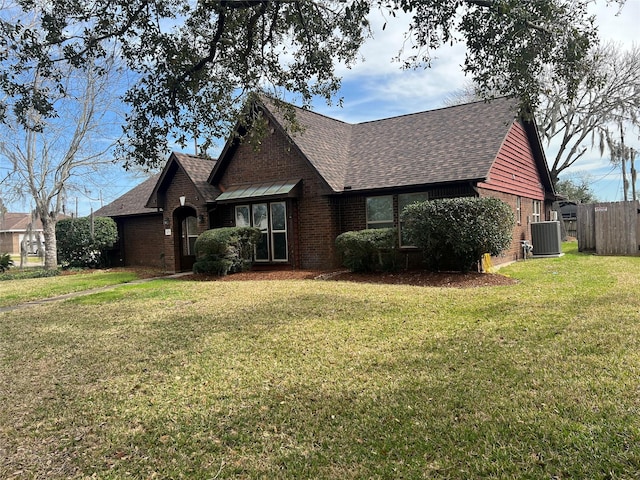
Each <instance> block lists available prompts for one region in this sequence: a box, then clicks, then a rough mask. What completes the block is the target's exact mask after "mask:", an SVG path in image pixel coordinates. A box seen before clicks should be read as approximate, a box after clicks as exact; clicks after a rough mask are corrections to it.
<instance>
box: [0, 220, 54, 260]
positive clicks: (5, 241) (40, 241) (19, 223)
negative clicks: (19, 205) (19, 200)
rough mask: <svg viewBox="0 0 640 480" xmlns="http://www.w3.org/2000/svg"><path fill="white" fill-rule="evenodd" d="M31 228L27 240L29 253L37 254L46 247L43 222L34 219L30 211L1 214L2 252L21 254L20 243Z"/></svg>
mask: <svg viewBox="0 0 640 480" xmlns="http://www.w3.org/2000/svg"><path fill="white" fill-rule="evenodd" d="M29 224H31V229H30V228H29ZM29 230H31V232H30V235H29V237H28V238H27V242H26V247H27V253H28V254H34V255H35V254H37V253H38V251H39V250H40V249H42V248H44V234H43V229H42V222H41V221H40V220H35V221H34V219H33V216H32V215H31V214H30V213H4V214H0V253H10V254H12V255H20V245H21V243H22V240H23V239H24V238H25V236H27V234H28V231H29Z"/></svg>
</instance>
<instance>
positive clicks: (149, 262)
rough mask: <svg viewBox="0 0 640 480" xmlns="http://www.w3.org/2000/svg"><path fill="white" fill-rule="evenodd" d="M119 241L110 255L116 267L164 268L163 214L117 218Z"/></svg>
mask: <svg viewBox="0 0 640 480" xmlns="http://www.w3.org/2000/svg"><path fill="white" fill-rule="evenodd" d="M115 220H116V223H117V225H118V236H119V240H118V243H117V244H116V248H115V250H114V251H113V252H112V254H111V255H110V257H111V261H112V263H113V264H114V265H123V266H136V265H144V266H150V267H157V268H164V264H163V258H162V256H161V254H162V253H163V252H162V249H161V248H158V247H159V246H161V245H162V242H163V241H164V238H163V237H164V230H163V226H162V213H157V214H151V215H140V216H131V217H121V218H115Z"/></svg>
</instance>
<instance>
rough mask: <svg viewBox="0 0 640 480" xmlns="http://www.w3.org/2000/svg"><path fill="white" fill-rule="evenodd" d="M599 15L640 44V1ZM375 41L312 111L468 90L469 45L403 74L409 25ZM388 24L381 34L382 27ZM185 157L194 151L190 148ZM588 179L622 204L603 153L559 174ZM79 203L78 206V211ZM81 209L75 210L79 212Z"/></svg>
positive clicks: (119, 182) (371, 115)
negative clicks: (334, 93)
mask: <svg viewBox="0 0 640 480" xmlns="http://www.w3.org/2000/svg"><path fill="white" fill-rule="evenodd" d="M591 8H592V13H594V14H595V15H596V23H597V25H598V28H599V32H600V38H601V40H602V41H603V42H606V41H608V40H612V41H614V42H616V43H619V44H620V45H621V46H623V47H625V46H627V47H628V46H631V45H632V43H633V42H636V44H638V43H640V36H639V35H638V33H637V25H638V23H639V22H640V0H627V3H626V4H625V6H624V8H623V9H622V11H621V12H619V11H618V5H617V4H615V3H614V4H610V5H607V2H606V1H605V0H598V2H597V3H596V4H595V5H591ZM370 20H371V23H372V29H373V35H374V36H373V38H371V39H369V40H368V41H367V42H366V43H365V45H364V47H363V48H362V49H361V51H360V57H361V60H360V61H359V62H358V63H357V64H356V65H354V66H352V67H351V68H350V69H347V68H345V67H343V66H339V67H338V73H339V75H341V76H342V88H341V91H340V93H339V95H338V97H339V98H342V105H341V106H336V105H333V106H329V105H327V104H326V103H325V101H324V100H318V101H317V102H315V103H314V104H313V109H314V110H315V111H316V112H318V113H321V114H324V115H327V116H330V117H332V118H337V119H340V120H343V121H346V122H349V123H358V122H363V121H369V120H377V119H381V118H387V117H391V116H397V115H405V114H409V113H415V112H420V111H425V110H432V109H435V108H440V107H443V106H445V100H446V99H447V97H448V96H450V95H452V94H455V93H456V91H458V90H460V89H461V88H463V87H464V85H465V84H466V83H468V82H469V81H470V79H469V78H468V77H465V75H464V73H463V71H462V63H463V61H464V54H465V47H464V45H463V44H456V45H453V46H446V47H443V48H441V49H439V50H438V51H437V52H435V54H434V57H435V58H434V60H433V62H432V65H431V68H428V69H420V70H402V69H401V68H400V64H398V63H396V62H393V61H392V59H393V58H394V57H396V56H397V54H398V51H399V48H400V46H401V45H402V44H403V40H404V36H403V33H404V32H405V31H406V23H405V20H403V19H402V18H401V17H400V18H397V19H385V18H382V16H381V15H380V14H378V13H376V14H374V15H373V16H372V17H371V18H370ZM385 22H387V26H386V28H385V29H384V31H383V30H382V25H383V23H385ZM639 136H640V132H633V133H632V134H630V135H628V138H627V140H628V142H629V143H633V144H634V145H635V146H636V148H637V150H639V151H640V140H639ZM545 148H546V149H547V157H548V158H549V159H551V158H553V153H554V152H553V150H554V147H553V145H552V146H550V147H547V146H546V145H545ZM184 153H194V152H193V150H191V151H189V150H186V151H184ZM584 174H587V175H588V178H589V181H590V182H591V185H592V190H593V191H594V192H595V194H596V195H597V196H598V198H599V199H600V200H601V201H618V200H622V177H621V173H620V169H619V168H618V169H614V168H612V167H611V166H610V164H609V161H608V159H606V158H600V154H599V151H597V149H595V150H594V152H592V153H591V154H589V155H588V156H586V157H585V158H584V159H581V160H580V161H579V163H578V164H577V165H576V168H573V169H570V170H569V171H568V172H567V174H565V175H563V176H561V178H566V177H568V176H574V175H575V176H578V177H579V176H582V175H584ZM142 180H143V178H141V177H140V176H137V177H136V176H133V175H131V174H129V173H127V172H125V171H124V169H122V168H121V167H114V170H113V172H112V173H111V174H110V175H108V177H106V179H105V181H104V184H103V185H102V188H100V189H98V190H96V188H93V189H92V190H87V191H86V192H85V193H84V194H81V195H79V196H78V197H77V199H76V197H72V198H69V200H68V202H67V204H68V207H67V211H68V212H75V211H77V213H78V214H79V215H80V216H83V215H88V214H89V213H90V212H91V210H96V209H98V208H100V207H101V206H102V205H105V204H107V203H110V202H111V201H113V200H115V199H116V198H117V197H119V196H120V195H122V194H124V193H126V192H127V191H128V190H129V189H131V188H132V187H133V186H135V185H137V184H138V183H140V182H141V181H142ZM76 204H77V207H76ZM12 207H14V210H16V209H18V210H20V211H28V210H29V204H28V202H25V203H23V204H22V205H20V204H17V205H16V204H14V205H12ZM76 208H77V210H76Z"/></svg>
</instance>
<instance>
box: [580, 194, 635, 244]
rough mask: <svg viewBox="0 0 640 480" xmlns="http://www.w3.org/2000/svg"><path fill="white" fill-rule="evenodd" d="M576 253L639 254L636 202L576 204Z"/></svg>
mask: <svg viewBox="0 0 640 480" xmlns="http://www.w3.org/2000/svg"><path fill="white" fill-rule="evenodd" d="M576 233H577V235H576V236H577V238H578V250H580V251H581V252H584V251H595V252H596V253H597V254H598V255H640V202H638V201H634V202H614V203H589V204H580V205H578V211H577V232H576Z"/></svg>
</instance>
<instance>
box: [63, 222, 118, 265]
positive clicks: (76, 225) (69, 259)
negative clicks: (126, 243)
mask: <svg viewBox="0 0 640 480" xmlns="http://www.w3.org/2000/svg"><path fill="white" fill-rule="evenodd" d="M117 241H118V227H117V226H116V222H115V221H114V220H113V219H112V218H109V217H94V218H93V234H92V232H91V217H82V218H65V219H63V220H58V222H57V223H56V242H57V250H58V263H59V264H60V265H62V266H63V267H64V268H70V267H80V268H84V267H89V268H98V267H104V266H106V263H107V258H106V255H105V251H106V250H107V249H109V248H111V247H113V245H114V244H115V243H116V242H117Z"/></svg>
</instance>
